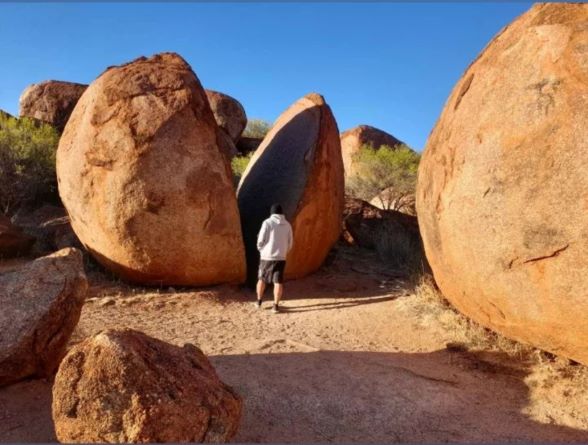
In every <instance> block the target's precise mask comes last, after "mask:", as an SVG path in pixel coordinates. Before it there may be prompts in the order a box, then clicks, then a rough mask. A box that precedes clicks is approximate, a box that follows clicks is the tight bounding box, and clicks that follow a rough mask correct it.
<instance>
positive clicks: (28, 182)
mask: <svg viewBox="0 0 588 445" xmlns="http://www.w3.org/2000/svg"><path fill="white" fill-rule="evenodd" d="M58 141H59V133H58V132H57V130H56V129H55V128H54V127H52V126H50V125H47V124H44V123H40V122H37V121H35V120H33V119H28V118H22V119H15V118H13V117H11V116H7V115H5V114H2V113H0V210H1V211H2V213H5V214H12V213H14V212H15V211H16V210H18V208H20V207H23V206H26V205H32V204H38V203H39V202H40V201H44V200H51V201H55V200H56V199H57V179H56V176H55V152H56V149H57V143H58Z"/></svg>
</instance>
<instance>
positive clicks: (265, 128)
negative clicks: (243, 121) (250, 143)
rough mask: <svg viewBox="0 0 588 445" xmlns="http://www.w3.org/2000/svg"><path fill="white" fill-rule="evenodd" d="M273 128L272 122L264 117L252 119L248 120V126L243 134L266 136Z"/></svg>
mask: <svg viewBox="0 0 588 445" xmlns="http://www.w3.org/2000/svg"><path fill="white" fill-rule="evenodd" d="M271 128H272V124H271V123H270V122H268V121H264V120H263V119H251V120H249V121H247V126H246V127H245V130H244V131H243V136H244V137H247V138H264V137H265V135H266V134H268V133H269V131H270V130H271Z"/></svg>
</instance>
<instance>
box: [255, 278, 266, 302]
mask: <svg viewBox="0 0 588 445" xmlns="http://www.w3.org/2000/svg"><path fill="white" fill-rule="evenodd" d="M264 293H265V282H264V281H263V280H261V279H259V280H257V304H258V305H261V301H262V300H263V294H264Z"/></svg>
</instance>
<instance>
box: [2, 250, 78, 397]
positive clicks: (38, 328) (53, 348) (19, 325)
mask: <svg viewBox="0 0 588 445" xmlns="http://www.w3.org/2000/svg"><path fill="white" fill-rule="evenodd" d="M87 287H88V284H87V281H86V276H85V275H84V269H83V264H82V254H81V252H79V251H78V250H75V249H64V250H60V251H59V252H57V253H55V254H52V255H49V256H46V257H42V258H38V259H36V260H34V261H32V262H30V263H28V264H26V265H24V266H21V267H20V268H17V269H15V270H11V271H10V272H6V273H4V274H0V308H1V310H0V326H2V333H1V334H0V386H1V385H6V384H9V383H13V382H16V381H18V380H22V379H24V378H27V377H47V376H50V375H52V373H53V372H54V371H55V370H56V369H57V367H58V365H59V362H60V361H61V359H62V358H63V355H64V354H65V348H66V346H67V342H68V341H69V338H70V336H71V334H72V332H73V330H74V328H75V327H76V325H77V323H78V320H79V318H80V312H81V310H82V306H83V304H84V298H85V295H86V290H87Z"/></svg>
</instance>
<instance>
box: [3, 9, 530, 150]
mask: <svg viewBox="0 0 588 445" xmlns="http://www.w3.org/2000/svg"><path fill="white" fill-rule="evenodd" d="M530 6H531V3H480V2H472V3H463V2H462V3H370V4H362V3H284V4H280V3H176V4H173V3H128V4H120V3H118V4H117V3H42V4H34V3H23V4H17V3H0V42H2V43H1V44H0V60H1V61H2V67H1V68H0V108H1V109H4V110H6V111H9V112H10V113H12V114H17V112H18V97H19V96H20V93H21V92H22V90H23V89H24V88H25V87H26V86H27V85H28V84H31V83H35V82H40V81H42V80H46V79H57V80H68V81H75V82H82V83H89V82H91V81H92V80H93V79H94V78H96V77H97V76H98V75H99V74H100V73H101V72H102V71H103V70H104V69H105V68H106V67H107V66H110V65H117V64H120V63H123V62H127V61H129V60H132V59H134V58H136V57H138V56H141V55H151V54H154V53H157V52H161V51H175V52H178V53H179V54H181V55H182V56H183V57H184V58H185V59H186V60H187V61H188V62H189V63H190V64H191V65H192V68H193V69H194V71H195V72H196V74H197V75H198V77H199V79H200V81H201V82H202V84H203V85H204V86H205V87H206V88H210V89H214V90H218V91H222V92H225V93H227V94H230V95H232V96H234V97H236V98H237V99H239V100H240V101H241V103H242V104H243V105H244V107H245V110H246V112H247V114H248V116H249V117H250V118H262V119H266V120H269V121H274V120H275V119H276V118H277V117H278V116H279V114H280V113H281V112H282V111H283V110H284V109H286V108H287V107H288V106H289V105H290V104H291V103H292V102H293V101H295V100H296V99H297V98H299V97H301V96H303V95H305V94H306V93H309V92H312V91H315V92H318V93H321V94H323V95H324V96H325V98H326V100H327V102H328V103H329V104H330V105H331V108H332V109H333V112H334V114H335V117H336V118H337V122H338V124H339V129H340V130H341V131H344V130H346V129H348V128H351V127H354V126H356V125H360V124H369V125H373V126H375V127H378V128H381V129H383V130H385V131H388V132H389V133H391V134H393V135H394V136H396V137H397V138H399V139H402V140H404V141H405V142H407V143H408V144H409V145H411V146H412V147H414V148H416V149H418V150H420V149H422V148H423V147H424V144H425V142H426V139H427V136H428V134H429V132H430V130H431V129H432V127H433V125H434V124H435V121H436V120H437V118H438V116H439V113H440V112H441V110H442V107H443V104H444V103H445V100H446V99H447V96H448V95H449V93H450V91H451V89H452V88H453V85H454V84H455V82H456V81H457V80H458V79H459V77H460V76H461V74H462V73H463V71H464V70H465V68H466V67H467V66H468V64H469V63H470V62H471V61H472V60H473V59H474V58H475V57H476V55H477V54H478V53H479V52H480V50H481V49H482V48H483V47H484V46H485V45H486V44H487V43H488V41H489V40H490V39H491V38H492V37H493V36H494V35H495V34H496V33H497V32H498V31H499V30H500V29H501V28H502V27H503V26H505V25H506V24H508V23H509V22H510V21H512V20H513V19H514V18H515V17H517V16H518V15H520V14H521V13H523V12H524V11H526V10H527V9H528V8H529V7H530Z"/></svg>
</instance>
